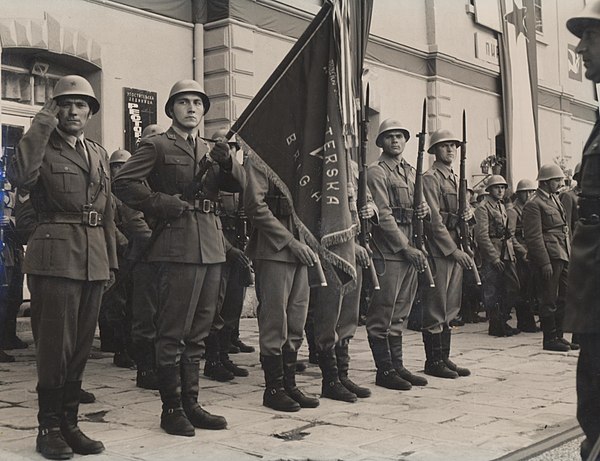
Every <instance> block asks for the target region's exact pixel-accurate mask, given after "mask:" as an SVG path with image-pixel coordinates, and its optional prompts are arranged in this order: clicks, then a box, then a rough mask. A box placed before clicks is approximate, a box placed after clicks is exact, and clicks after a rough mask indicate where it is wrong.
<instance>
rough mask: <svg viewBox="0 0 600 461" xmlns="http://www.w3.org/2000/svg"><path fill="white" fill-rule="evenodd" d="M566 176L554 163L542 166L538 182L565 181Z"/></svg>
mask: <svg viewBox="0 0 600 461" xmlns="http://www.w3.org/2000/svg"><path fill="white" fill-rule="evenodd" d="M564 177H565V174H564V173H563V170H562V168H561V167H559V166H558V165H555V164H554V163H547V164H546V165H542V166H541V167H540V171H539V172H538V176H537V181H548V180H550V179H559V178H560V179H564Z"/></svg>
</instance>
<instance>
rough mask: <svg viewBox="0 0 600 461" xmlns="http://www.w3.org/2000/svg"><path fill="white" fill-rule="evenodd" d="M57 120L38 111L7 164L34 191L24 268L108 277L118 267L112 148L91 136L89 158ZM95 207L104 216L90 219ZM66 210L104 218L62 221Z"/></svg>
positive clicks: (19, 184)
mask: <svg viewBox="0 0 600 461" xmlns="http://www.w3.org/2000/svg"><path fill="white" fill-rule="evenodd" d="M57 124H58V121H57V119H56V117H54V116H53V115H51V114H49V113H48V112H45V111H41V112H39V113H38V114H37V115H36V116H35V117H34V119H33V122H32V124H31V128H30V129H29V130H28V131H27V133H25V134H24V135H23V138H22V139H21V141H20V142H19V145H18V146H17V151H16V153H15V155H14V156H13V158H12V159H11V162H10V164H9V168H8V176H9V178H10V179H11V183H12V184H13V185H15V186H17V187H23V188H25V189H27V190H29V191H30V194H31V204H32V206H33V208H34V210H35V212H36V215H37V221H38V223H37V225H36V227H35V230H34V231H33V234H32V235H31V237H30V239H29V242H28V246H27V252H26V256H25V263H24V265H23V272H25V273H27V274H36V275H46V276H54V277H66V278H71V279H76V280H89V281H96V280H107V279H108V278H109V269H116V268H117V256H116V245H115V224H114V214H113V207H112V194H111V184H110V179H109V167H108V154H107V153H106V151H105V150H104V149H103V148H102V146H100V145H99V144H97V143H95V142H94V141H90V140H89V139H86V140H85V147H86V150H87V153H88V157H89V163H88V162H86V160H84V159H83V158H82V157H81V156H80V155H79V154H78V153H77V151H75V149H74V148H72V147H71V146H70V145H69V144H68V143H67V142H66V141H65V140H64V139H63V138H62V137H61V136H60V134H58V132H57V131H56V130H55V128H56V126H57ZM86 210H87V211H86ZM90 211H92V212H96V213H98V215H101V218H98V215H95V216H96V217H97V220H96V219H92V220H91V221H89V219H91V217H92V215H90ZM67 213H68V215H69V216H70V217H71V218H73V220H74V219H75V218H78V217H81V219H82V221H83V220H84V219H85V217H86V216H87V217H88V218H87V219H88V223H90V222H94V221H95V222H98V221H100V224H101V225H96V226H90V225H85V224H82V221H80V222H78V223H75V222H71V223H65V222H60V221H65V220H66V218H65V216H67V215H66V214H67ZM86 213H87V214H86ZM44 217H47V218H49V219H45V218H44ZM51 221H54V222H51Z"/></svg>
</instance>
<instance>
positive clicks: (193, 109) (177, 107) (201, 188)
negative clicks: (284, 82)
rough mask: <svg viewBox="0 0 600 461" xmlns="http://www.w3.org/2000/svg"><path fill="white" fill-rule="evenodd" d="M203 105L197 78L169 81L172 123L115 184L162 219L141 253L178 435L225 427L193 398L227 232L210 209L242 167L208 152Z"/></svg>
mask: <svg viewBox="0 0 600 461" xmlns="http://www.w3.org/2000/svg"><path fill="white" fill-rule="evenodd" d="M209 107H210V101H209V99H208V96H206V94H205V93H204V90H203V89H202V86H201V85H200V84H199V83H198V82H196V81H194V80H180V81H178V82H177V83H175V84H174V85H173V87H172V88H171V91H170V93H169V98H168V100H167V102H166V104H165V112H166V114H167V116H168V117H170V118H171V120H172V121H173V122H172V125H171V127H170V128H169V129H168V130H167V132H166V133H162V134H160V135H156V136H150V137H148V138H145V139H143V140H142V141H141V143H140V146H139V148H138V149H137V150H136V152H135V154H134V155H133V156H132V157H131V158H130V159H129V160H128V161H127V163H125V165H124V166H123V168H122V169H121V171H119V174H118V175H117V177H116V178H115V183H114V184H115V193H116V194H117V196H118V197H119V198H121V199H122V200H123V202H124V203H125V204H127V205H129V206H131V207H132V208H134V209H138V210H140V211H143V212H144V214H145V215H146V216H147V217H148V218H150V217H151V218H154V219H156V220H157V221H158V222H161V223H162V224H161V225H160V227H159V225H157V226H156V227H154V229H153V238H154V239H155V241H154V242H153V245H152V246H151V248H150V249H149V251H148V255H147V258H148V261H150V262H155V263H157V264H156V267H157V270H158V275H157V279H158V281H157V284H158V312H157V339H156V361H157V365H158V367H157V375H158V381H159V388H160V396H161V400H162V404H163V408H162V414H161V427H162V428H163V429H164V430H165V431H166V432H167V433H169V434H173V435H181V436H193V435H194V433H195V432H194V427H199V428H205V429H224V428H225V427H226V426H227V422H226V420H225V418H223V417H222V416H215V415H211V414H210V413H208V412H207V411H206V410H204V409H202V408H201V407H200V405H199V404H198V378H199V362H200V358H201V355H202V346H201V343H202V341H203V340H204V338H206V337H207V336H208V333H209V330H210V325H211V323H212V320H213V319H214V317H215V312H216V308H217V301H218V296H219V281H220V279H221V268H222V265H223V263H224V262H225V238H224V237H223V232H222V231H221V223H220V221H219V218H218V216H217V215H216V213H218V211H219V209H218V195H219V190H230V191H234V192H235V191H240V190H241V188H242V186H243V184H244V171H243V169H242V166H241V165H240V164H239V163H238V162H237V161H236V160H235V159H233V158H232V157H231V155H230V153H229V148H228V147H227V144H225V143H221V142H219V143H216V144H215V146H214V147H213V148H212V149H211V150H210V152H208V151H209V148H208V144H207V143H205V142H203V140H202V139H200V137H199V135H198V127H199V125H200V123H201V121H202V119H203V117H204V115H205V114H206V112H207V111H208V109H209ZM145 182H147V185H146V183H145ZM182 407H183V408H182Z"/></svg>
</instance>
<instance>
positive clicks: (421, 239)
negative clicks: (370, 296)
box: [412, 98, 435, 288]
mask: <svg viewBox="0 0 600 461" xmlns="http://www.w3.org/2000/svg"><path fill="white" fill-rule="evenodd" d="M426 135H427V98H425V99H423V111H422V120H421V132H420V133H419V134H417V138H419V150H418V152H417V173H416V176H415V193H414V202H413V210H414V217H413V222H412V226H413V243H414V245H415V248H417V249H418V250H421V251H422V252H423V253H424V254H425V256H427V250H426V249H425V235H424V232H423V220H422V219H419V218H418V217H417V207H418V206H419V205H420V204H421V202H423V154H424V152H425V136H426ZM429 266H430V265H429V264H427V265H426V266H425V277H427V282H429V286H430V287H431V288H435V282H434V280H433V274H432V273H431V268H430V267H429Z"/></svg>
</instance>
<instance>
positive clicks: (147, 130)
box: [142, 123, 165, 139]
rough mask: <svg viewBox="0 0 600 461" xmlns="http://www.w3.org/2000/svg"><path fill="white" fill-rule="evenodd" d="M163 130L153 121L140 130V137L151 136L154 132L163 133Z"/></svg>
mask: <svg viewBox="0 0 600 461" xmlns="http://www.w3.org/2000/svg"><path fill="white" fill-rule="evenodd" d="M164 131H165V130H163V129H162V128H161V127H160V126H158V125H157V124H156V123H153V124H151V125H148V126H147V127H146V128H144V129H143V130H142V139H144V138H147V137H148V136H153V135H155V134H161V133H163V132H164Z"/></svg>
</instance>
